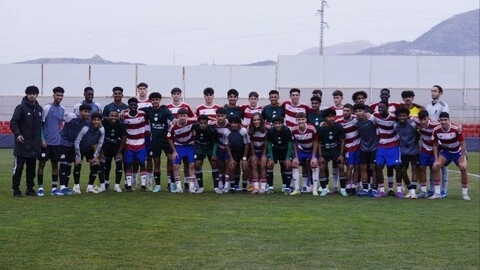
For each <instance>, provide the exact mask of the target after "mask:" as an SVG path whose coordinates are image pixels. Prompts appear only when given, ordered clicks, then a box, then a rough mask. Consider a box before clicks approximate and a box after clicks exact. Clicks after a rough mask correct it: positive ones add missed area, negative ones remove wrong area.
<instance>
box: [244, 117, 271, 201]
mask: <svg viewBox="0 0 480 270" xmlns="http://www.w3.org/2000/svg"><path fill="white" fill-rule="evenodd" d="M267 131H268V128H267V127H266V126H265V121H264V120H263V117H262V114H261V113H258V112H256V113H254V114H253V116H252V121H251V122H250V125H249V126H248V135H249V136H250V142H251V151H250V154H251V156H250V165H251V169H252V170H251V176H252V182H253V191H252V192H251V193H252V194H257V193H258V194H265V193H272V192H273V186H270V185H268V184H267V160H268V159H267ZM259 180H260V185H259V183H258V182H259Z"/></svg>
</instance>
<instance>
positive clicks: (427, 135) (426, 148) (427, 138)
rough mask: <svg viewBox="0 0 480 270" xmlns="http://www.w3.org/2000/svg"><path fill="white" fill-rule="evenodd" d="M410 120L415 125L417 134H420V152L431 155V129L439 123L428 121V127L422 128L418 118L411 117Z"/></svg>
mask: <svg viewBox="0 0 480 270" xmlns="http://www.w3.org/2000/svg"><path fill="white" fill-rule="evenodd" d="M411 119H412V120H413V121H414V122H415V123H417V127H418V132H419V133H420V145H421V148H420V152H422V153H425V154H429V155H433V129H434V128H435V127H437V126H438V125H440V123H438V122H432V121H428V125H427V126H426V127H424V128H422V127H421V126H420V121H419V120H418V118H415V117H412V118H411Z"/></svg>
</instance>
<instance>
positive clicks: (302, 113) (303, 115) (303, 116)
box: [296, 112, 307, 118]
mask: <svg viewBox="0 0 480 270" xmlns="http://www.w3.org/2000/svg"><path fill="white" fill-rule="evenodd" d="M296 117H297V118H307V114H306V113H304V112H298V113H297V115H296Z"/></svg>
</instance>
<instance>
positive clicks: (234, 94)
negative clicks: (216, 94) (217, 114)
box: [223, 89, 243, 119]
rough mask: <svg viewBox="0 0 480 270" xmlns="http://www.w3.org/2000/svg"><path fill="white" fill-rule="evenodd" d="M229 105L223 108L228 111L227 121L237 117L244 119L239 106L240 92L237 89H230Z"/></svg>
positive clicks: (228, 93)
mask: <svg viewBox="0 0 480 270" xmlns="http://www.w3.org/2000/svg"><path fill="white" fill-rule="evenodd" d="M227 99H228V104H225V106H223V107H224V108H225V110H226V111H227V119H229V118H230V117H232V116H234V115H236V116H238V117H240V118H243V112H242V110H241V109H240V107H239V106H238V105H237V101H238V91H237V90H236V89H230V90H228V91H227Z"/></svg>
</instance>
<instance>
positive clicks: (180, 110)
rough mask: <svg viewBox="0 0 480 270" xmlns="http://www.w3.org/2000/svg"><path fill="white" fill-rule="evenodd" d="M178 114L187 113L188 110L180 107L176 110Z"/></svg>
mask: <svg viewBox="0 0 480 270" xmlns="http://www.w3.org/2000/svg"><path fill="white" fill-rule="evenodd" d="M180 114H188V110H187V109H185V108H180V109H178V111H177V115H180Z"/></svg>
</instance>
